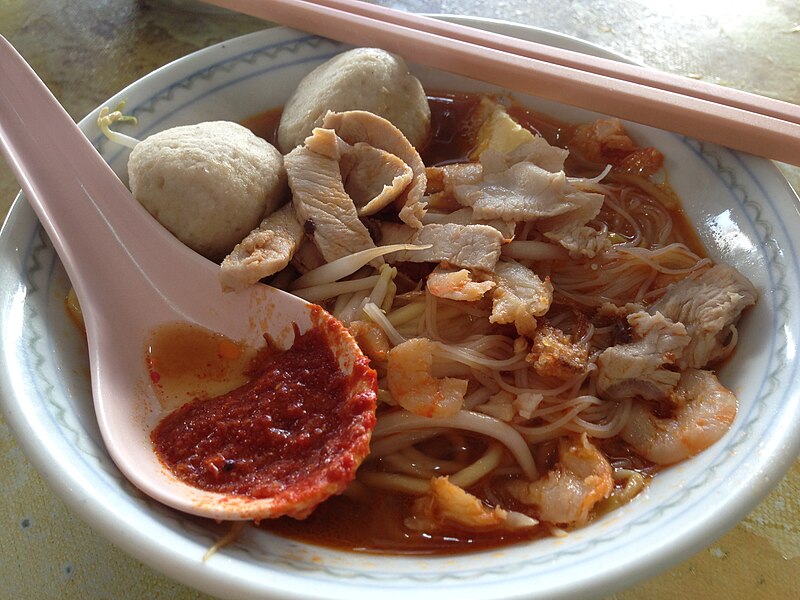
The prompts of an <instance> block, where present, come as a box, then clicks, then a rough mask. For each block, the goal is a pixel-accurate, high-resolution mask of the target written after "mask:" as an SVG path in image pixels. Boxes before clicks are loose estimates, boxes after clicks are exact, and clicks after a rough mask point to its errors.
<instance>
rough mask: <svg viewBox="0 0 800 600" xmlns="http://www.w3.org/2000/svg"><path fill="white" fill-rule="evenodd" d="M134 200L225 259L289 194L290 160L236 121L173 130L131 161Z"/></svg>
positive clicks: (195, 245)
mask: <svg viewBox="0 0 800 600" xmlns="http://www.w3.org/2000/svg"><path fill="white" fill-rule="evenodd" d="M128 178H129V181H130V188H131V192H132V193H133V195H134V197H135V198H136V199H137V200H138V201H139V202H140V203H141V204H142V205H143V206H144V207H145V208H146V209H147V211H148V212H149V213H150V214H152V215H153V216H154V217H155V218H156V219H157V220H158V221H159V222H160V223H161V224H162V225H163V226H164V227H166V228H167V229H168V230H169V231H170V232H171V233H172V234H173V235H175V237H177V238H178V239H179V240H181V241H182V242H183V243H184V244H186V245H187V246H189V247H190V248H192V249H193V250H195V251H196V252H198V253H200V254H202V255H203V256H205V257H206V258H209V259H211V260H213V261H216V262H219V261H220V260H222V259H223V258H224V257H225V256H226V255H227V254H228V253H229V252H230V251H231V250H232V249H233V247H234V246H235V245H236V244H237V243H238V242H240V241H241V240H242V238H244V237H245V236H246V235H247V234H248V233H250V231H252V230H253V229H255V228H256V227H257V226H258V224H259V223H260V222H261V219H262V218H264V217H265V216H266V215H268V214H270V213H272V212H273V211H274V210H275V209H276V208H278V207H279V206H280V205H281V204H283V203H284V201H285V200H286V198H287V196H288V187H287V184H286V171H285V170H284V167H283V156H282V155H281V153H280V152H278V150H277V149H275V148H274V147H273V146H272V145H271V144H270V143H269V142H266V141H265V140H263V139H261V138H259V137H257V136H256V135H254V134H253V133H252V132H251V131H250V130H249V129H247V128H245V127H242V126H241V125H239V124H237V123H232V122H229V121H209V122H205V123H199V124H197V125H186V126H182V127H173V128H172V129H167V130H165V131H162V132H159V133H156V134H153V135H151V136H150V137H148V138H146V139H145V140H142V141H141V142H139V143H138V144H137V145H136V147H135V148H134V149H133V152H132V153H131V156H130V159H129V160H128Z"/></svg>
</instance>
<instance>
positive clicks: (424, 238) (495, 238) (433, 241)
mask: <svg viewBox="0 0 800 600" xmlns="http://www.w3.org/2000/svg"><path fill="white" fill-rule="evenodd" d="M502 243H503V236H502V234H501V233H500V232H499V231H498V230H497V229H495V228H494V227H489V226H488V225H456V224H453V223H448V224H444V225H424V226H423V227H422V228H421V229H414V228H412V227H409V226H407V225H402V224H398V223H380V245H381V246H388V245H389V244H416V245H418V246H425V245H430V248H427V249H424V250H412V251H404V252H395V253H393V254H389V255H387V256H386V260H387V262H389V263H392V262H434V263H442V262H444V263H447V264H449V265H451V266H454V267H462V268H465V269H478V270H484V271H491V270H492V269H493V268H494V266H495V264H496V263H497V259H499V258H500V247H501V245H502Z"/></svg>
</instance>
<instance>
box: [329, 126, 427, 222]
mask: <svg viewBox="0 0 800 600" xmlns="http://www.w3.org/2000/svg"><path fill="white" fill-rule="evenodd" d="M322 126H323V127H325V128H326V129H333V130H335V131H336V135H337V136H339V137H340V138H341V139H342V140H344V141H345V142H347V143H348V144H351V145H354V144H357V143H359V142H361V143H364V144H368V145H369V146H372V147H373V148H377V149H379V150H383V151H384V152H386V153H388V154H391V155H394V156H396V157H397V158H399V159H400V160H402V161H403V162H404V163H405V164H406V165H408V168H410V169H411V172H412V181H411V182H410V183H409V185H408V186H407V187H406V188H405V189H404V191H403V193H402V194H401V195H400V197H399V198H398V200H397V203H398V205H399V213H398V214H399V217H400V220H401V221H403V222H404V223H406V224H408V225H411V226H412V227H417V228H419V227H422V221H421V219H422V217H423V215H424V214H425V203H424V202H423V201H422V195H423V194H424V193H425V187H426V177H425V164H424V163H423V162H422V159H421V158H420V156H419V152H417V150H416V148H414V146H412V145H411V143H410V142H409V141H408V140H407V139H406V137H405V136H404V135H403V133H402V132H401V131H400V130H399V129H398V128H397V127H395V126H394V125H392V124H391V123H390V122H389V121H387V120H386V119H384V118H382V117H379V116H378V115H374V114H372V113H369V112H366V111H363V110H351V111H347V112H340V113H334V112H330V113H328V114H327V115H325V118H324V119H323V120H322Z"/></svg>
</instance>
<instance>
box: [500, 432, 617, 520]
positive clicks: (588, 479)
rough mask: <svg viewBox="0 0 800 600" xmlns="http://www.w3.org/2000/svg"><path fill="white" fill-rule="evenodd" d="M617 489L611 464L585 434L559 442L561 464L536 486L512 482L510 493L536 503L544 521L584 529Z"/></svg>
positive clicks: (521, 500) (518, 498)
mask: <svg viewBox="0 0 800 600" xmlns="http://www.w3.org/2000/svg"><path fill="white" fill-rule="evenodd" d="M613 488H614V479H613V475H612V469H611V464H610V463H609V462H608V459H606V457H605V456H603V454H602V453H601V452H600V451H599V450H598V449H597V448H596V447H595V446H594V445H593V444H592V443H591V442H589V439H588V437H587V436H586V434H585V433H583V434H581V435H580V437H577V436H569V437H562V438H561V439H560V440H559V443H558V462H557V463H556V466H555V467H554V468H553V469H552V470H551V471H550V472H549V473H547V475H545V476H544V477H542V478H540V479H538V480H536V481H534V482H532V483H528V482H524V481H521V480H515V481H512V482H510V483H509V487H508V491H509V492H510V493H511V495H512V496H514V497H515V498H516V499H517V500H519V501H520V502H522V503H524V504H535V505H536V506H537V507H538V509H539V514H538V516H539V519H541V520H542V521H547V522H549V523H553V524H556V525H563V526H576V527H580V526H582V525H585V524H586V522H587V521H588V520H589V513H590V512H591V510H592V508H593V507H594V506H595V504H597V503H598V502H600V501H601V500H603V499H605V498H608V496H609V494H611V491H612V489H613Z"/></svg>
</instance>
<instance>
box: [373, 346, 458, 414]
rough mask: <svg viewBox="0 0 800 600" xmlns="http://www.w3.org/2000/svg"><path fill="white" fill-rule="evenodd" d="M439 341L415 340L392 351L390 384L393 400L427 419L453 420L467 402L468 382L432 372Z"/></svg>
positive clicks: (389, 367) (388, 369) (387, 370)
mask: <svg viewBox="0 0 800 600" xmlns="http://www.w3.org/2000/svg"><path fill="white" fill-rule="evenodd" d="M434 348H435V342H432V341H431V340H429V339H427V338H414V339H411V340H408V341H406V342H403V343H402V344H399V345H397V346H395V347H394V348H392V349H391V350H390V351H389V361H388V365H387V368H386V383H387V386H388V388H389V392H390V393H391V394H392V398H393V399H394V400H395V402H397V403H398V404H399V405H400V406H402V407H403V408H405V409H406V410H407V411H409V412H412V413H414V414H416V415H420V416H423V417H450V416H453V415H454V414H456V413H457V412H458V411H459V410H460V409H461V406H462V405H463V403H464V396H465V395H466V393H467V381H466V379H454V378H452V377H443V378H437V377H434V376H433V374H432V373H431V369H432V367H433V350H434Z"/></svg>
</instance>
